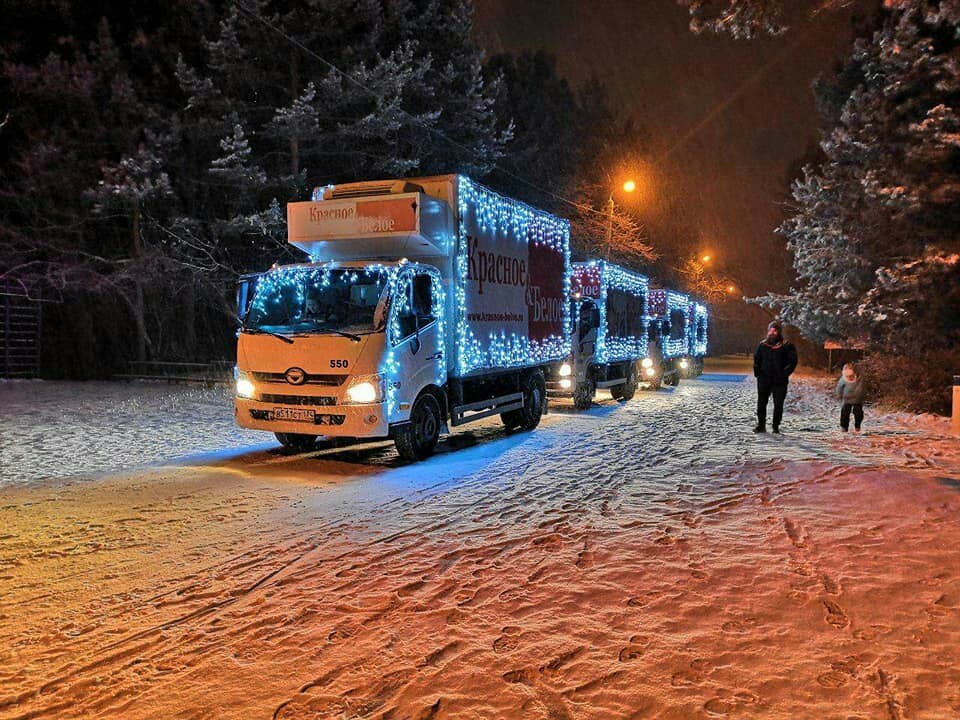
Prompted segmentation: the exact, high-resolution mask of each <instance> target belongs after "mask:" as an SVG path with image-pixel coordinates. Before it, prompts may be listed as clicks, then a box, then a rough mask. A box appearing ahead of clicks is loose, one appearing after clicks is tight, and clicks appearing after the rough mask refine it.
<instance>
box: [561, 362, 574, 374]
mask: <svg viewBox="0 0 960 720" xmlns="http://www.w3.org/2000/svg"><path fill="white" fill-rule="evenodd" d="M571 375H573V368H572V367H570V363H564V364H563V365H561V366H560V377H570V376H571Z"/></svg>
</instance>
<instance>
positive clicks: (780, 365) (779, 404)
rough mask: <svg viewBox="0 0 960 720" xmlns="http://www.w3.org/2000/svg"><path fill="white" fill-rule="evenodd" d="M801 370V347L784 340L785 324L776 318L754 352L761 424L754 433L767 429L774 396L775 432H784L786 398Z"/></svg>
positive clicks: (754, 370)
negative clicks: (791, 376)
mask: <svg viewBox="0 0 960 720" xmlns="http://www.w3.org/2000/svg"><path fill="white" fill-rule="evenodd" d="M796 369H797V349H796V348H795V347H794V346H793V343H790V342H786V341H784V339H783V325H782V324H781V322H780V321H779V320H774V321H773V322H772V323H770V325H768V326H767V337H766V339H765V340H764V341H763V342H762V343H760V347H758V348H757V351H756V352H755V353H754V354H753V375H754V377H755V378H757V426H756V427H755V428H754V429H753V431H754V432H758V433H762V432H766V431H767V403H768V402H769V401H770V396H771V395H772V396H773V431H774V432H775V433H779V432H780V421H781V420H782V419H783V401H784V400H785V399H786V397H787V385H788V384H789V382H790V375H791V374H792V373H793V371H794V370H796Z"/></svg>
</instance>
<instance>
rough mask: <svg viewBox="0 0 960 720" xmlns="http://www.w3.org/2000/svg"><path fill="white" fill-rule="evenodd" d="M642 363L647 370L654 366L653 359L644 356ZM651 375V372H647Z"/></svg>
mask: <svg viewBox="0 0 960 720" xmlns="http://www.w3.org/2000/svg"><path fill="white" fill-rule="evenodd" d="M640 364H641V365H642V366H643V367H644V369H645V370H648V369H650V368H652V367H653V360H651V359H650V358H644V359H643V360H641V361H640ZM647 374H648V375H649V373H647Z"/></svg>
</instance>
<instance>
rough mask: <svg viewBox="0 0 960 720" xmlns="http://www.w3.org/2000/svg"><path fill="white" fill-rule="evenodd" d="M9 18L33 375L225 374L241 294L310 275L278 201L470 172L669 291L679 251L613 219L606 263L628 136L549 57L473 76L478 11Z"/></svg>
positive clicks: (9, 226) (9, 185)
mask: <svg viewBox="0 0 960 720" xmlns="http://www.w3.org/2000/svg"><path fill="white" fill-rule="evenodd" d="M0 7H2V9H3V11H4V15H5V17H6V18H7V19H8V22H7V23H5V25H4V29H3V30H2V31H0V32H2V35H0V38H2V40H0V53H2V60H3V68H2V77H0V83H2V92H3V96H4V98H6V102H5V103H4V107H6V108H7V109H8V110H7V111H6V117H5V118H4V119H3V123H4V124H3V127H2V130H0V157H2V166H0V167H2V170H0V172H2V176H0V177H2V187H3V192H2V198H0V276H2V277H3V278H4V279H5V280H6V281H8V282H9V281H14V282H16V283H18V284H19V283H22V284H23V285H24V286H25V287H27V288H29V289H30V292H31V293H34V294H42V295H43V296H44V298H46V299H50V300H54V301H56V302H55V303H52V304H50V305H47V306H46V310H45V314H44V323H45V332H44V338H43V343H42V347H43V369H44V373H45V374H46V375H49V376H66V377H77V378H82V377H102V376H106V375H108V374H110V373H111V372H114V371H116V370H117V369H119V368H121V367H123V365H124V364H125V363H126V361H128V360H131V359H164V360H191V361H193V360H208V359H215V358H224V357H229V356H230V354H231V352H232V340H233V338H232V332H233V327H234V323H233V321H232V314H233V307H232V295H233V287H234V282H235V280H236V277H237V276H238V275H239V274H242V273H244V272H251V271H259V270H263V269H265V268H267V267H269V266H270V265H271V264H273V263H274V262H277V261H281V262H283V261H289V260H296V259H300V257H301V256H300V255H299V253H298V252H297V251H295V250H292V249H290V248H288V247H287V246H286V244H285V227H284V218H285V214H284V207H285V204H286V203H287V202H289V201H291V200H301V199H305V198H308V197H309V193H310V189H311V188H312V187H314V186H317V185H323V184H327V183H332V182H349V181H353V180H362V179H373V178H381V177H400V176H414V175H425V174H433V173H447V172H462V173H466V174H469V175H471V176H473V177H475V178H478V179H480V180H482V181H484V182H487V183H488V184H490V185H492V186H493V187H495V188H497V189H498V190H501V191H503V192H505V193H507V194H509V195H512V196H515V197H518V198H520V199H523V200H526V201H529V202H531V203H534V204H537V205H539V206H541V207H545V208H548V209H550V210H553V211H555V212H557V213H559V214H562V215H564V216H566V217H569V218H571V220H572V221H573V223H574V245H575V248H576V253H577V255H578V256H581V257H587V256H603V257H608V258H610V259H612V260H617V261H620V262H625V263H627V264H631V265H633V266H634V267H638V268H640V269H644V270H647V271H648V272H651V271H652V272H654V273H656V272H657V270H658V266H660V268H659V269H661V270H662V271H663V273H664V274H667V275H669V273H671V272H673V271H672V270H671V269H670V268H671V265H675V264H676V263H667V262H665V261H664V259H663V258H664V257H665V256H667V255H668V253H670V252H671V251H672V250H673V249H674V248H679V247H680V245H681V244H682V242H681V241H680V240H679V239H680V238H683V237H685V234H684V233H683V232H676V231H675V229H676V228H673V229H672V230H671V232H666V231H664V230H663V229H661V232H660V233H659V234H660V236H661V237H658V238H657V244H656V247H657V248H658V251H659V252H660V254H661V255H660V259H659V260H658V258H657V257H656V256H655V255H654V253H653V252H652V250H651V243H649V237H650V235H651V233H654V232H656V229H655V228H649V227H643V226H641V225H640V223H639V222H638V221H637V219H636V216H635V215H634V214H632V213H631V212H630V207H629V205H627V204H624V203H618V204H617V206H616V209H615V212H614V216H613V232H612V242H611V243H608V242H607V231H608V223H609V218H610V216H609V214H608V205H607V202H608V198H609V195H610V192H611V188H612V187H613V186H615V185H616V183H618V182H619V181H620V178H621V177H622V176H623V174H624V172H627V171H626V170H625V168H628V167H632V168H636V167H640V166H642V164H643V162H644V158H645V157H647V156H649V155H650V154H651V153H652V152H653V148H652V145H651V142H650V138H649V137H647V134H646V133H645V132H644V131H643V129H642V126H641V125H640V124H639V123H637V122H636V121H634V120H629V119H628V120H625V119H623V118H620V117H617V116H616V115H615V114H614V113H613V112H611V110H610V108H609V104H608V102H607V98H606V93H605V91H604V88H603V86H602V85H601V84H600V83H599V82H597V81H594V82H591V83H589V84H588V85H587V86H585V87H583V88H581V89H580V90H579V91H575V90H574V89H572V88H570V87H569V86H568V84H567V83H566V81H564V80H563V79H562V78H560V77H558V76H557V73H556V70H555V65H554V63H553V61H552V59H551V58H549V57H547V56H545V55H543V54H525V55H521V56H497V57H492V58H489V59H486V58H484V56H483V53H482V52H481V50H480V49H479V48H478V47H476V45H475V44H474V42H473V41H472V39H471V29H472V28H471V23H472V6H471V3H470V2H469V1H468V0H335V1H333V2H331V1H330V0H324V1H323V2H319V1H318V0H314V1H311V0H306V1H304V0H274V1H271V2H267V1H266V0H240V1H237V2H225V1H223V2H221V1H218V0H206V1H194V0H191V1H190V2H186V1H183V2H174V3H170V2H157V1H156V0H139V1H135V2H130V3H125V4H117V3H108V2H76V1H71V0H60V1H58V2H53V1H52V0H51V1H50V2H38V3H19V2H13V1H12V0H4V1H3V2H0ZM424 28H429V29H430V31H429V32H424ZM334 68H338V69H339V70H342V71H344V74H341V73H340V72H339V71H338V70H336V69H334ZM641 185H642V184H641ZM641 190H642V187H641ZM680 216H681V214H680V213H676V214H675V217H676V218H679V217H680ZM686 236H689V237H690V238H692V237H693V234H692V232H689V233H686ZM689 242H690V243H692V240H689Z"/></svg>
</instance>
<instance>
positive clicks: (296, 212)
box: [235, 175, 570, 460]
mask: <svg viewBox="0 0 960 720" xmlns="http://www.w3.org/2000/svg"><path fill="white" fill-rule="evenodd" d="M287 229H288V236H289V241H290V242H291V243H292V244H293V245H295V246H296V247H298V248H300V249H301V250H303V251H304V252H306V253H307V255H308V256H309V257H310V260H309V262H304V263H299V264H295V265H289V266H284V267H277V268H274V269H272V270H270V271H269V272H267V273H264V274H262V275H260V276H259V277H258V278H257V283H256V290H255V292H254V293H253V297H252V300H251V301H250V303H249V308H248V309H247V311H246V313H245V317H244V319H243V324H242V326H241V330H240V333H239V340H238V346H237V370H236V375H237V378H236V380H237V382H236V391H237V392H236V400H235V413H236V418H237V421H238V423H239V424H240V425H242V426H243V427H247V428H253V429H258V430H266V431H270V432H273V433H275V434H276V436H277V438H278V439H279V440H280V442H281V443H283V444H284V445H287V446H289V447H292V448H297V449H302V448H309V447H312V446H313V444H314V442H315V440H316V438H317V436H320V435H323V436H326V437H348V438H392V439H393V440H394V441H395V443H396V446H397V449H398V451H399V453H400V454H401V456H403V457H404V458H406V459H409V460H414V459H419V458H423V457H426V456H427V455H429V454H430V453H431V452H432V451H433V449H434V447H435V446H436V443H437V440H438V438H439V436H440V434H441V433H442V432H445V431H446V430H447V427H448V425H460V424H463V423H466V422H470V421H472V420H477V419H480V418H484V417H489V416H491V415H499V416H500V417H501V419H502V421H503V423H504V424H505V425H506V426H507V427H508V428H511V429H517V428H525V429H532V428H533V427H536V425H537V424H538V423H539V421H540V417H541V414H542V413H543V412H544V410H545V408H546V396H547V394H546V385H545V378H546V376H547V375H549V374H552V373H553V372H554V365H556V364H559V363H561V362H563V361H564V360H565V359H566V358H567V357H568V355H569V353H570V336H569V322H570V317H569V312H570V306H569V297H570V279H569V269H570V247H569V242H570V226H569V223H568V221H566V220H563V219H561V218H557V217H554V216H553V215H550V214H549V213H546V212H542V211H540V210H537V209H535V208H533V207H530V206H529V205H525V204H523V203H521V202H518V201H516V200H512V199H510V198H506V197H503V196H501V195H499V194H497V193H495V192H493V191H491V190H489V189H487V188H485V187H483V186H482V185H479V184H478V183H475V182H473V181H472V180H470V179H469V178H467V177H464V176H460V175H442V176H434V177H425V178H414V179H406V180H384V181H376V182H360V183H349V184H342V185H332V186H328V187H325V188H320V189H318V190H317V191H315V194H314V200H312V201H308V202H295V203H290V204H289V205H288V206H287Z"/></svg>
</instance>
